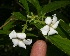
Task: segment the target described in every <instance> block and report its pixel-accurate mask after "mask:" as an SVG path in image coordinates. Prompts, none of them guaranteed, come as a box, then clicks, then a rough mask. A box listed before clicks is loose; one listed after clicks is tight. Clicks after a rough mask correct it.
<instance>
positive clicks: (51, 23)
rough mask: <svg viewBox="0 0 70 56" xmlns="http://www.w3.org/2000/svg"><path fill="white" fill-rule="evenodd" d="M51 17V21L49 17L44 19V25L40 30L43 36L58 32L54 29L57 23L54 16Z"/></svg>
mask: <svg viewBox="0 0 70 56" xmlns="http://www.w3.org/2000/svg"><path fill="white" fill-rule="evenodd" d="M52 16H53V19H51V17H47V18H46V19H45V23H46V25H45V26H44V27H43V28H41V29H40V30H41V31H42V34H43V35H53V34H55V33H56V34H58V32H57V31H56V30H55V29H56V28H57V26H58V24H59V21H57V17H56V14H54V15H52Z"/></svg>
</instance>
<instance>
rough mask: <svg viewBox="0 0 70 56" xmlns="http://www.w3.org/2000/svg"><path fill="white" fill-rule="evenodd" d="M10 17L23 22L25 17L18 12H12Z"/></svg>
mask: <svg viewBox="0 0 70 56" xmlns="http://www.w3.org/2000/svg"><path fill="white" fill-rule="evenodd" d="M12 15H13V17H14V18H15V19H17V20H24V21H26V17H25V16H23V15H22V14H21V13H20V12H13V13H12Z"/></svg>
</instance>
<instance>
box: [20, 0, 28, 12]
mask: <svg viewBox="0 0 70 56" xmlns="http://www.w3.org/2000/svg"><path fill="white" fill-rule="evenodd" d="M19 2H20V3H22V5H23V6H24V8H25V10H26V11H27V13H29V7H28V3H27V0H19Z"/></svg>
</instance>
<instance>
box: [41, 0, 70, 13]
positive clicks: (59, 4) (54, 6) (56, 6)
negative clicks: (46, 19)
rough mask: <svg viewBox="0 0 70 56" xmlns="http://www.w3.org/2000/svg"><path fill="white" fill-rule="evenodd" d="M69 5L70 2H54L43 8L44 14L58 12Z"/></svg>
mask: <svg viewBox="0 0 70 56" xmlns="http://www.w3.org/2000/svg"><path fill="white" fill-rule="evenodd" d="M68 4H70V1H54V2H51V3H48V4H47V5H45V6H43V8H42V14H46V13H49V12H51V11H54V10H57V9H59V8H61V7H64V6H66V5H68Z"/></svg>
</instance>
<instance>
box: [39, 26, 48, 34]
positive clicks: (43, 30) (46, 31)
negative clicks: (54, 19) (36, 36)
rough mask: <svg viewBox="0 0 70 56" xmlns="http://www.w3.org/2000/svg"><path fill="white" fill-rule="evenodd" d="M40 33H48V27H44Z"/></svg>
mask: <svg viewBox="0 0 70 56" xmlns="http://www.w3.org/2000/svg"><path fill="white" fill-rule="evenodd" d="M40 30H41V31H42V34H43V35H47V33H48V31H49V26H48V25H46V26H44V27H43V28H41V29H40Z"/></svg>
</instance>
